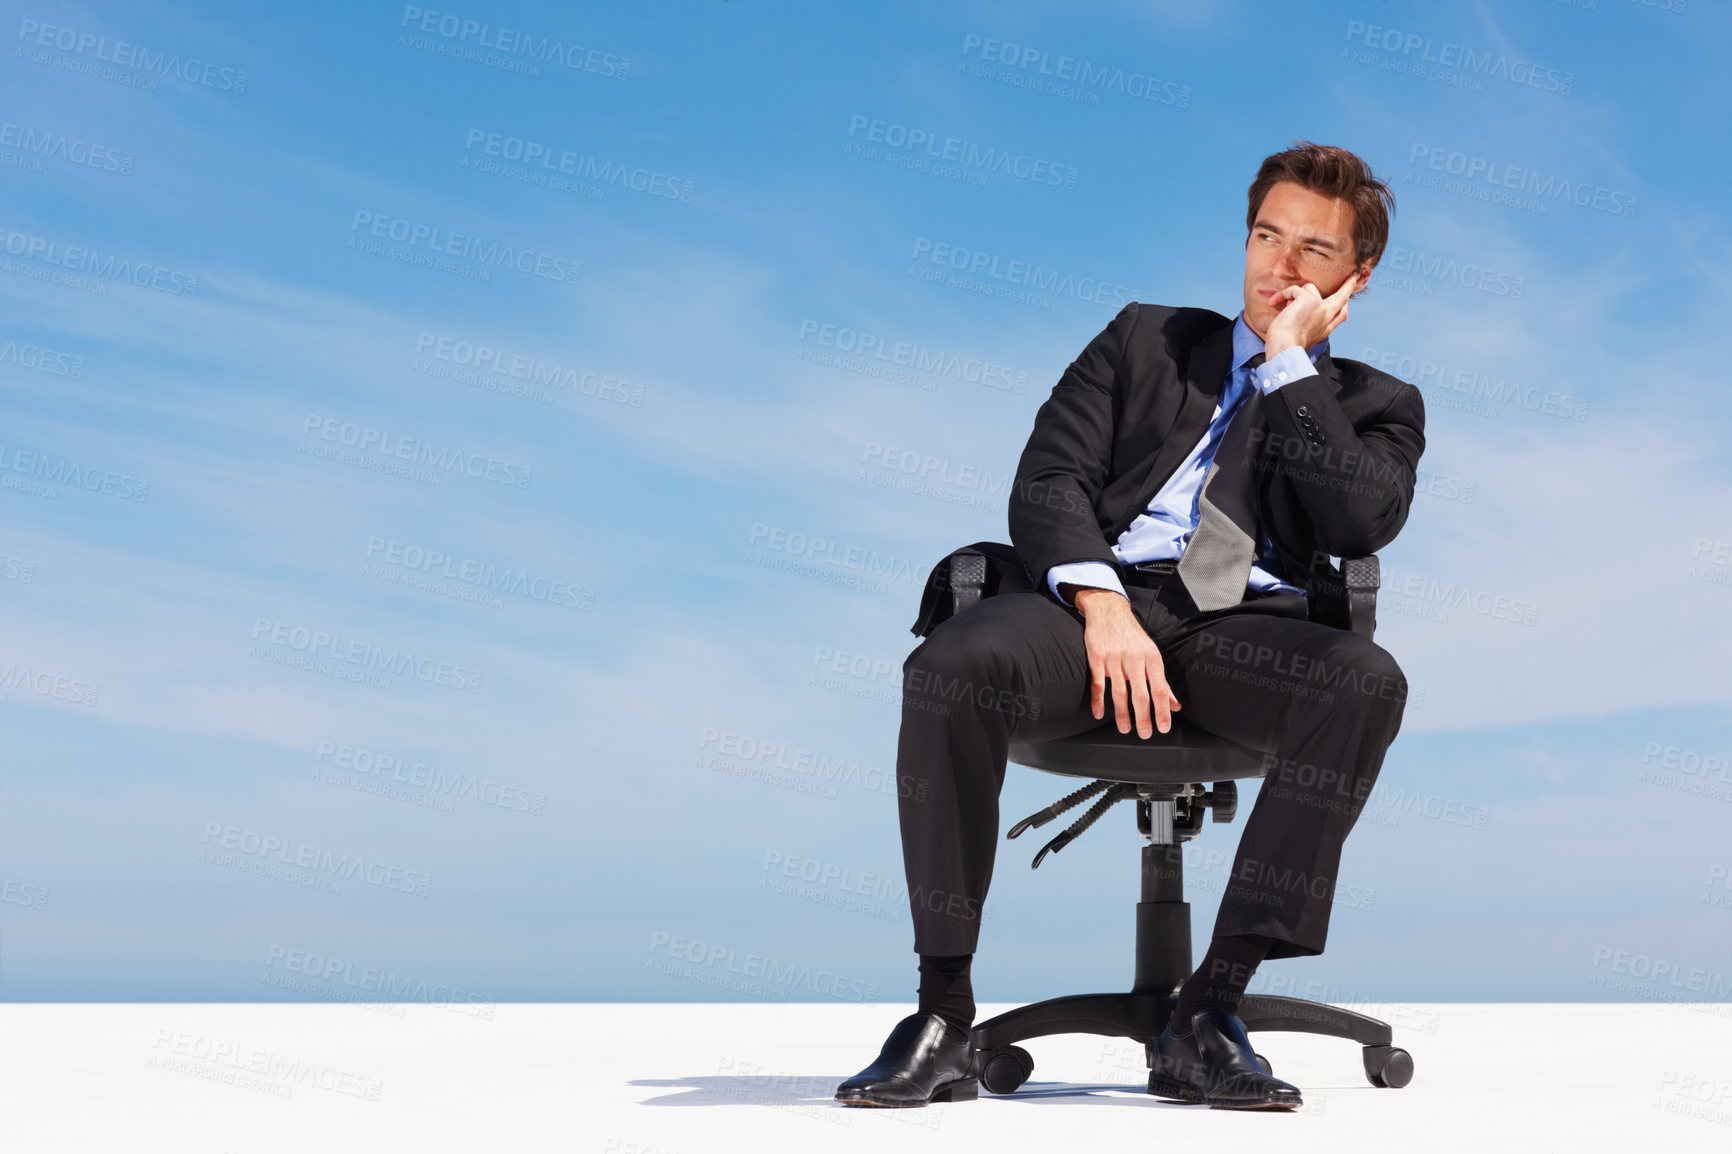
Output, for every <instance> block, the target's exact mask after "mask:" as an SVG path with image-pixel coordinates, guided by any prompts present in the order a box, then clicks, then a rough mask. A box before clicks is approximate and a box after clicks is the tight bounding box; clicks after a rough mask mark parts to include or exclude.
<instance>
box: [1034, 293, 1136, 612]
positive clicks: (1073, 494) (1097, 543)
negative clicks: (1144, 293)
mask: <svg viewBox="0 0 1732 1154" xmlns="http://www.w3.org/2000/svg"><path fill="white" fill-rule="evenodd" d="M1137 310H1138V305H1137V303H1136V302H1134V301H1133V302H1132V303H1130V304H1128V305H1126V306H1125V307H1124V309H1123V310H1121V311H1120V312H1119V315H1118V316H1116V317H1114V318H1113V320H1112V322H1111V323H1110V324H1108V325H1107V327H1106V328H1105V329H1104V330H1102V331H1101V334H1100V335H1099V336H1097V337H1095V339H1094V340H1092V341H1090V342H1089V344H1088V347H1087V348H1085V349H1083V351H1082V353H1081V354H1080V355H1079V356H1078V357H1077V359H1076V360H1074V361H1072V362H1071V364H1070V367H1069V368H1067V369H1065V371H1064V375H1063V376H1062V377H1060V378H1059V382H1058V384H1057V385H1054V386H1053V390H1052V395H1051V396H1049V397H1048V398H1047V399H1046V402H1045V403H1044V404H1042V405H1041V407H1040V411H1039V412H1037V413H1036V414H1035V417H1034V431H1033V432H1032V433H1030V434H1029V438H1028V445H1027V447H1026V448H1024V449H1023V451H1022V458H1021V460H1020V461H1018V462H1017V466H1016V482H1015V484H1013V485H1012V486H1011V493H1010V540H1011V543H1012V544H1013V545H1015V546H1016V551H1017V554H1018V555H1019V556H1021V557H1022V560H1023V564H1024V565H1026V566H1027V568H1028V573H1029V576H1030V578H1032V579H1033V581H1034V584H1035V587H1036V588H1037V589H1046V588H1048V584H1047V571H1048V570H1049V569H1051V568H1052V567H1053V566H1054V565H1062V564H1064V563H1066V562H1070V561H1100V562H1102V563H1104V564H1107V565H1111V566H1114V568H1115V571H1116V568H1117V564H1118V559H1117V558H1116V557H1114V556H1113V552H1112V549H1111V547H1110V545H1109V543H1108V541H1107V539H1106V536H1105V534H1103V533H1102V531H1101V527H1100V523H1099V521H1098V520H1097V518H1096V516H1095V499H1096V498H1097V497H1098V496H1099V495H1100V492H1101V490H1102V489H1103V488H1105V486H1106V484H1107V482H1108V472H1109V470H1110V468H1111V464H1112V446H1113V417H1114V413H1115V411H1116V410H1117V404H1116V396H1117V393H1118V390H1119V388H1120V387H1121V383H1122V374H1123V370H1124V354H1125V344H1126V341H1127V340H1128V338H1129V335H1130V331H1131V329H1132V328H1133V327H1134V326H1135V324H1136V320H1137Z"/></svg>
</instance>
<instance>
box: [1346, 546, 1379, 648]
mask: <svg viewBox="0 0 1732 1154" xmlns="http://www.w3.org/2000/svg"><path fill="white" fill-rule="evenodd" d="M1341 576H1342V579H1343V583H1344V584H1345V585H1346V586H1347V627H1348V628H1349V629H1351V630H1353V632H1355V633H1358V634H1361V635H1363V636H1364V637H1365V639H1366V640H1367V641H1369V640H1371V638H1372V635H1373V634H1375V633H1376V632H1377V590H1378V588H1379V587H1380V586H1381V585H1382V584H1383V566H1382V565H1381V564H1379V562H1378V560H1377V555H1376V554H1375V553H1374V554H1372V555H1371V556H1369V557H1343V558H1342V559H1341Z"/></svg>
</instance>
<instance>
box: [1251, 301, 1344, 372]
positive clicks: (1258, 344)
mask: <svg viewBox="0 0 1732 1154" xmlns="http://www.w3.org/2000/svg"><path fill="white" fill-rule="evenodd" d="M1328 347H1329V338H1328V337H1324V338H1323V339H1322V340H1320V341H1318V342H1317V343H1316V344H1314V345H1312V346H1311V347H1310V348H1308V349H1306V350H1305V355H1306V356H1308V357H1310V358H1311V363H1312V364H1316V363H1317V358H1318V357H1320V356H1322V355H1323V350H1325V349H1326V348H1328ZM1262 351H1263V338H1262V337H1260V336H1258V335H1257V334H1256V333H1254V332H1252V331H1251V326H1250V325H1248V324H1246V323H1245V310H1244V309H1240V310H1239V317H1238V319H1237V320H1235V321H1234V322H1233V366H1232V368H1231V369H1229V370H1228V371H1229V372H1236V371H1237V370H1238V369H1239V368H1240V367H1242V366H1243V365H1244V363H1245V362H1246V361H1248V360H1250V359H1251V358H1252V357H1253V356H1255V355H1256V354H1258V353H1260V352H1262Z"/></svg>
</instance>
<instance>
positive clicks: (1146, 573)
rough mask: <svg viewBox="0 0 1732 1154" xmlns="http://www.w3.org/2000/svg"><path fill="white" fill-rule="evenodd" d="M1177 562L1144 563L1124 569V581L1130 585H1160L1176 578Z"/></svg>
mask: <svg viewBox="0 0 1732 1154" xmlns="http://www.w3.org/2000/svg"><path fill="white" fill-rule="evenodd" d="M1178 573H1179V563H1178V562H1177V561H1144V562H1142V563H1141V564H1139V565H1131V566H1128V567H1126V569H1125V571H1124V574H1125V580H1126V581H1128V582H1130V583H1131V584H1132V585H1144V586H1149V585H1161V584H1165V583H1166V582H1168V581H1171V580H1172V579H1173V578H1175V577H1176V576H1178Z"/></svg>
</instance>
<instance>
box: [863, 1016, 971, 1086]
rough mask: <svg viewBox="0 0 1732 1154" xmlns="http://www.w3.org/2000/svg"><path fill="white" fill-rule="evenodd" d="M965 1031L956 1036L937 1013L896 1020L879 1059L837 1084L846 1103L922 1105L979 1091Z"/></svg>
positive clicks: (879, 1053)
mask: <svg viewBox="0 0 1732 1154" xmlns="http://www.w3.org/2000/svg"><path fill="white" fill-rule="evenodd" d="M971 1058H972V1054H971V1051H970V1047H969V1041H968V1036H967V1035H963V1037H962V1039H961V1040H960V1041H958V1040H956V1035H955V1033H954V1032H953V1031H951V1030H949V1028H948V1027H947V1026H946V1025H945V1023H944V1019H943V1018H940V1017H939V1016H938V1015H937V1014H910V1015H908V1016H907V1017H906V1018H903V1019H902V1020H901V1021H900V1022H897V1023H896V1028H895V1029H894V1030H891V1031H890V1037H889V1038H888V1039H886V1040H885V1042H884V1048H883V1049H882V1050H880V1051H879V1052H878V1060H877V1061H876V1062H874V1063H872V1064H871V1065H870V1066H868V1067H866V1068H865V1069H864V1070H862V1071H860V1072H859V1073H858V1074H856V1075H854V1076H853V1077H852V1078H850V1079H848V1080H847V1081H846V1082H843V1083H842V1084H841V1085H840V1086H838V1087H836V1101H838V1102H841V1103H843V1104H844V1105H847V1106H924V1105H926V1104H927V1103H928V1102H967V1101H971V1100H973V1099H974V1098H977V1097H979V1094H980V1091H979V1086H980V1081H979V1079H978V1078H976V1077H975V1074H974V1070H973V1068H972V1066H971Z"/></svg>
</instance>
